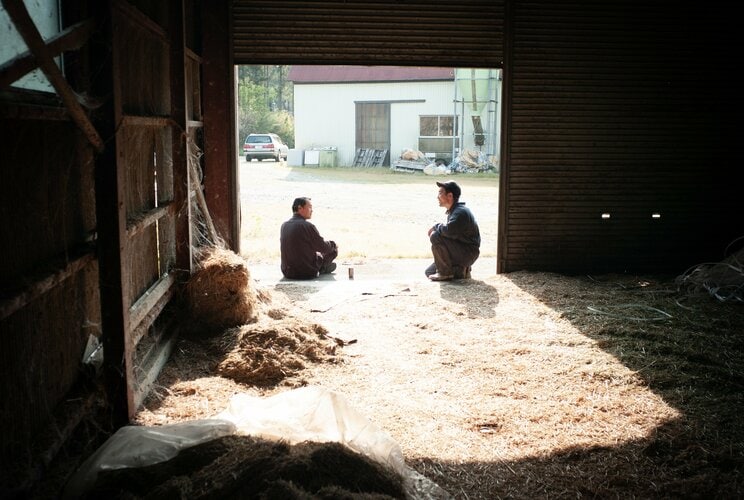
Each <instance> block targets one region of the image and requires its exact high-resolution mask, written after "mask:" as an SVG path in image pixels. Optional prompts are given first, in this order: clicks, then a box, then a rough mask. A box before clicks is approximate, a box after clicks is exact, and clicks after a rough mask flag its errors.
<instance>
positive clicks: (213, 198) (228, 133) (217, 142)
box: [202, 0, 240, 252]
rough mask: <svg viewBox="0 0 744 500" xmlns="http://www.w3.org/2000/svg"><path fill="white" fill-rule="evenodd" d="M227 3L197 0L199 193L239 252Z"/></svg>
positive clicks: (233, 96)
mask: <svg viewBox="0 0 744 500" xmlns="http://www.w3.org/2000/svg"><path fill="white" fill-rule="evenodd" d="M231 5H232V2H229V1H228V0H219V1H212V2H203V3H202V22H203V26H202V33H203V54H202V58H203V61H204V63H203V66H202V69H203V79H202V80H203V82H204V83H203V89H202V90H203V96H204V107H203V109H204V188H205V189H204V191H205V193H204V194H205V197H206V201H207V206H208V207H209V210H210V213H211V215H212V218H213V219H214V224H215V226H216V227H217V231H218V232H219V233H220V236H222V238H223V239H224V240H225V243H227V245H228V247H229V248H231V249H232V250H234V251H236V252H240V197H239V186H238V175H237V172H238V170H237V161H238V156H237V135H236V132H235V67H234V66H233V57H232V45H231V38H230V33H231V30H232V23H231V17H230V13H231Z"/></svg>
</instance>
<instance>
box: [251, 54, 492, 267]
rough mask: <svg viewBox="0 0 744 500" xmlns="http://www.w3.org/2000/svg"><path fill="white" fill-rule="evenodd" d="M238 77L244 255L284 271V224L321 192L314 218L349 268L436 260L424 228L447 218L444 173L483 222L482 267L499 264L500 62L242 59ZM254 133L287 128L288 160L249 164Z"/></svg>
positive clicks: (283, 135) (283, 133)
mask: <svg viewBox="0 0 744 500" xmlns="http://www.w3.org/2000/svg"><path fill="white" fill-rule="evenodd" d="M236 75H237V78H238V82H237V89H238V96H237V101H238V102H237V104H236V107H237V113H236V114H237V117H238V127H237V129H238V134H239V136H238V152H239V154H240V158H239V159H238V169H239V177H240V199H241V253H242V254H243V256H244V257H245V258H246V259H247V260H248V261H249V263H251V264H252V265H253V267H254V268H257V267H256V266H269V267H270V268H271V269H273V272H274V273H278V271H279V227H280V226H281V223H282V222H283V221H285V220H286V219H288V218H289V217H290V216H291V204H292V200H293V199H294V198H295V197H298V196H308V197H310V198H312V199H313V205H314V207H315V211H314V215H313V222H314V223H315V225H316V226H317V227H318V229H319V230H320V232H321V234H322V235H323V236H324V237H325V238H327V239H333V240H334V241H336V242H337V243H338V245H339V263H340V264H341V265H342V266H343V265H346V266H359V265H367V266H370V268H371V267H372V263H378V264H379V263H380V261H384V260H390V261H395V262H388V263H386V264H384V265H383V264H379V265H378V268H376V271H375V272H382V273H383V274H384V270H385V269H393V268H396V266H397V265H400V264H401V263H404V261H411V260H428V259H430V258H431V250H430V245H429V242H428V238H427V229H428V228H429V227H431V225H432V224H433V223H435V222H438V221H441V220H442V219H443V218H444V217H445V214H444V211H443V209H442V208H440V207H439V206H438V203H437V199H436V195H437V189H438V188H437V186H436V184H435V182H436V181H441V180H443V179H453V180H455V181H456V182H457V183H458V184H460V186H461V187H462V192H463V193H462V201H464V202H465V203H466V204H467V206H468V207H469V208H470V209H471V210H472V211H473V212H474V213H475V215H476V218H477V220H478V223H479V226H480V230H481V234H482V248H481V258H480V260H481V265H482V266H484V269H486V268H487V271H485V272H488V273H493V272H495V258H496V248H497V234H498V183H499V167H500V165H499V163H500V162H499V157H500V149H499V148H500V143H501V137H500V135H501V126H500V122H501V102H500V101H501V99H500V96H501V72H500V70H495V69H490V70H489V69H485V70H484V69H470V68H464V69H463V68H415V67H393V66H377V67H375V66H371V67H369V66H364V67H361V66H294V67H291V66H240V67H238V68H237V70H236ZM255 133H262V134H263V133H276V134H277V135H279V136H280V137H281V139H282V141H283V142H284V143H285V144H286V145H287V147H288V149H289V151H288V154H287V161H286V162H275V161H273V160H272V159H270V158H267V159H265V160H263V161H252V162H249V163H248V162H246V161H245V156H246V155H245V153H244V150H243V147H244V142H245V139H246V137H247V136H248V135H249V134H255ZM415 265H419V266H420V265H421V264H420V263H416V264H415ZM421 271H423V269H422V270H421ZM340 272H345V270H344V269H340V270H339V273H340ZM422 276H423V274H422Z"/></svg>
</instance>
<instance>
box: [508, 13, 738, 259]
mask: <svg viewBox="0 0 744 500" xmlns="http://www.w3.org/2000/svg"><path fill="white" fill-rule="evenodd" d="M692 7H693V6H692V5H690V6H686V5H685V4H682V3H673V2H660V1H655V2H654V1H652V2H611V3H608V2H604V1H578V2H570V3H568V2H549V1H542V2H541V1H533V2H531V1H516V2H513V3H512V4H510V9H509V17H508V19H509V21H508V23H509V24H508V30H509V33H510V39H509V44H510V45H511V50H512V57H511V58H509V57H508V56H507V64H506V68H505V89H506V90H505V92H506V95H507V97H506V100H507V102H506V104H507V108H506V110H505V111H506V113H505V114H506V117H507V126H506V130H508V131H510V133H509V134H508V135H507V137H506V145H505V146H506V147H505V150H504V153H505V158H504V162H505V164H506V167H505V169H504V172H503V175H504V179H503V181H504V182H502V187H503V189H502V192H501V205H500V207H501V213H500V216H501V228H500V230H501V233H500V239H501V245H500V247H499V268H500V269H499V270H500V271H502V272H504V271H512V270H518V269H544V270H554V271H564V272H591V271H624V270H652V271H653V270H656V271H680V272H681V271H683V270H684V269H685V268H686V267H687V266H690V265H692V264H696V263H698V262H697V260H696V259H703V258H716V257H720V256H722V252H723V250H724V247H725V245H726V244H727V243H728V242H729V241H730V239H733V238H735V237H736V236H739V235H740V234H736V230H737V226H738V228H739V229H740V228H741V222H738V224H737V222H736V221H737V220H739V221H740V217H739V216H737V215H735V214H736V213H737V212H740V210H737V209H736V208H735V206H734V201H733V200H734V199H735V197H734V193H733V191H732V188H731V180H732V178H733V175H734V168H735V167H736V160H735V159H736V157H737V156H740V155H737V154H736V153H735V150H734V149H733V147H732V146H733V145H734V144H735V141H730V142H727V141H728V139H731V137H727V136H728V135H729V134H728V133H727V132H726V131H727V130H728V131H731V130H734V129H735V127H734V125H733V123H734V122H733V120H735V118H736V113H735V112H734V109H736V108H737V107H738V109H740V108H741V106H740V105H737V106H734V104H735V103H736V101H737V100H740V98H739V96H738V95H736V92H735V91H734V89H733V82H729V81H728V79H727V78H728V77H727V74H728V73H729V71H732V70H733V67H732V66H733V65H734V64H739V63H734V62H733V61H734V60H735V59H736V58H737V57H738V55H736V56H735V57H734V54H733V53H730V52H728V51H729V50H730V49H731V48H732V45H730V44H729V43H728V42H727V40H726V39H725V37H728V36H733V35H732V33H733V32H732V31H727V27H726V26H725V25H726V24H727V21H726V15H725V12H724V11H720V10H719V11H716V10H710V11H703V9H699V8H698V9H693V8H692ZM734 96H735V97H734ZM603 214H604V216H603ZM654 214H657V215H656V216H654ZM724 226H726V227H728V228H729V229H730V230H727V229H723V230H722V227H724Z"/></svg>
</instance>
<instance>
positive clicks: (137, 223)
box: [127, 201, 176, 239]
mask: <svg viewBox="0 0 744 500" xmlns="http://www.w3.org/2000/svg"><path fill="white" fill-rule="evenodd" d="M175 214H176V204H175V203H173V202H171V201H169V202H167V203H164V204H163V205H161V206H159V207H155V208H153V209H152V210H148V211H147V212H145V213H144V214H142V215H141V216H140V217H137V218H136V219H134V218H133V219H130V220H128V221H127V237H128V238H130V239H131V238H133V237H135V236H136V235H138V234H139V233H140V232H142V230H143V229H145V228H146V227H149V226H152V225H153V224H155V222H156V221H159V220H160V219H162V218H163V217H165V216H166V215H175Z"/></svg>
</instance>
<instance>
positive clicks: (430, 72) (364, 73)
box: [287, 65, 455, 83]
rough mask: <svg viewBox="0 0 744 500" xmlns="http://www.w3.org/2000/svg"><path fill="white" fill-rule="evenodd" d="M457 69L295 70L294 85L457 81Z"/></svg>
mask: <svg viewBox="0 0 744 500" xmlns="http://www.w3.org/2000/svg"><path fill="white" fill-rule="evenodd" d="M454 75H455V70H454V68H434V67H418V66H341V65H338V66H333V65H329V66H322V65H318V66H292V67H291V68H290V70H289V76H288V77H287V79H288V80H291V81H293V82H294V83H338V82H401V81H436V80H454V78H455V76H454Z"/></svg>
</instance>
